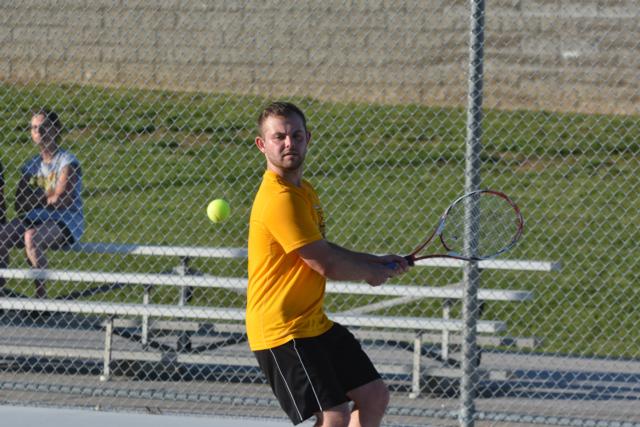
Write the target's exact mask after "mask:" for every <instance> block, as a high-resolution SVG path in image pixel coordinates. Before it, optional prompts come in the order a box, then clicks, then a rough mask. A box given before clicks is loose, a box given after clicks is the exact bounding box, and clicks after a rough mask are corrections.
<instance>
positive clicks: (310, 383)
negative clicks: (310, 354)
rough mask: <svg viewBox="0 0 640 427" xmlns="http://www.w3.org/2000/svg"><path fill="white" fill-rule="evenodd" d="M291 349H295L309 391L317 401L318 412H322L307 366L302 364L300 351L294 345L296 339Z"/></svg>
mask: <svg viewBox="0 0 640 427" xmlns="http://www.w3.org/2000/svg"><path fill="white" fill-rule="evenodd" d="M293 349H294V350H295V351H296V354H297V355H298V360H300V365H302V369H303V370H304V374H305V375H306V376H307V380H308V381H309V385H310V386H311V391H312V392H313V395H314V397H315V398H316V402H318V408H320V412H324V409H322V404H321V403H320V399H318V394H317V393H316V389H315V387H314V386H313V383H312V382H311V378H310V377H309V373H308V372H307V368H306V367H305V366H304V362H303V361H302V356H300V353H299V352H298V347H296V340H295V339H294V340H293Z"/></svg>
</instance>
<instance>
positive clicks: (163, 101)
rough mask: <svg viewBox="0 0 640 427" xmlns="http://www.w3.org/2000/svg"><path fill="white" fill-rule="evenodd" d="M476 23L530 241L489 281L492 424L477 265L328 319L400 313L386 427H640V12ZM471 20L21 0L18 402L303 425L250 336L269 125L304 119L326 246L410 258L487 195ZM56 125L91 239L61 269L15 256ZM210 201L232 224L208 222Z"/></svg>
mask: <svg viewBox="0 0 640 427" xmlns="http://www.w3.org/2000/svg"><path fill="white" fill-rule="evenodd" d="M481 3H482V4H483V6H484V9H485V14H484V15H483V16H482V18H483V19H484V24H485V27H484V44H483V50H484V62H483V67H484V78H483V92H482V93H483V117H482V137H481V141H482V150H481V153H480V170H479V173H480V179H481V186H482V187H485V188H495V189H499V190H501V191H504V192H506V193H507V194H509V195H511V196H512V197H513V198H514V200H515V201H516V202H517V203H518V204H519V206H520V207H521V209H522V211H523V214H524V217H525V221H526V225H525V234H524V237H523V239H522V241H521V242H520V243H519V245H518V246H516V248H514V249H513V250H512V251H511V252H509V253H508V254H507V255H505V256H503V257H502V258H501V259H500V260H498V261H499V262H498V263H496V264H489V265H483V266H481V267H482V271H481V275H480V290H479V292H478V298H479V307H480V309H479V310H478V311H479V314H480V317H479V320H478V322H479V323H478V334H477V348H478V354H479V357H478V358H479V364H478V366H477V367H476V369H475V370H474V378H475V381H474V382H473V383H472V387H473V388H472V389H471V390H470V392H471V396H472V400H471V402H472V407H466V408H461V405H463V404H464V402H465V400H464V399H461V398H460V394H461V393H460V391H461V378H464V377H463V376H462V370H461V366H462V362H463V358H462V355H463V353H464V352H462V351H461V343H462V341H463V339H462V338H463V331H462V329H461V328H460V323H459V321H460V319H462V312H463V304H462V301H463V296H464V295H463V291H462V289H463V288H462V284H461V283H462V281H463V268H462V267H461V265H449V264H446V265H423V266H418V267H416V268H414V269H412V271H411V272H410V273H408V274H406V275H404V276H402V277H400V278H397V279H394V281H393V282H392V283H390V284H389V286H383V287H382V288H379V289H380V290H381V291H380V292H377V291H376V292H373V291H371V290H370V288H368V287H367V286H366V285H363V284H343V283H330V284H329V287H328V294H327V305H326V309H327V310H328V311H329V312H330V313H333V315H334V316H336V317H339V316H343V317H344V316H345V315H347V314H348V315H351V316H355V317H356V318H357V317H358V316H360V317H361V318H369V317H371V316H373V317H375V318H377V319H385V318H388V319H389V320H388V322H386V323H385V322H382V323H379V324H376V325H374V326H357V325H352V326H350V329H351V330H353V331H354V332H355V333H356V335H357V336H358V337H359V339H360V340H361V342H362V344H363V346H364V347H365V349H366V351H367V353H368V354H369V355H370V356H371V358H372V360H373V361H374V363H375V364H376V365H377V366H378V368H379V370H380V371H381V372H382V373H383V375H384V377H385V379H386V380H387V382H388V384H389V387H390V388H391V390H392V401H391V405H390V408H389V410H388V415H387V417H386V418H385V423H386V424H387V425H434V426H450V425H458V424H459V423H460V424H463V423H464V425H472V424H473V423H474V420H475V424H476V425H483V426H484V425H487V426H488V425H491V426H507V425H538V424H558V425H576V426H577V425H584V426H587V425H589V426H590V425H599V426H600V425H601V426H621V425H628V426H632V425H640V410H639V408H640V404H639V403H640V376H639V374H638V373H639V372H640V346H639V345H640V336H639V334H638V324H639V322H640V317H639V315H638V310H637V307H638V305H639V304H640V296H639V294H638V287H637V283H638V280H639V275H640V266H639V264H638V261H637V258H638V257H637V253H638V250H637V242H638V241H639V240H640V232H639V231H638V230H639V227H638V215H637V212H638V211H639V210H640V199H639V197H638V193H639V190H640V186H639V181H640V178H639V176H640V168H639V166H640V165H639V157H638V154H639V153H640V146H639V142H638V141H639V140H640V120H639V117H640V110H639V107H638V106H639V105H640V90H639V89H640V60H639V56H638V50H639V48H640V42H639V41H638V40H640V37H639V36H640V25H639V24H638V23H639V22H640V5H638V3H637V2H634V1H630V0H629V1H613V0H611V1H609V0H597V1H596V0H585V1H564V2H550V1H543V0H535V1H522V0H490V1H487V2H486V5H485V4H484V3H483V2H481ZM470 10H471V8H470V3H469V2H463V1H436V0H429V1H423V2H413V1H397V2H384V1H374V0H365V1H338V0H335V1H323V2H313V1H304V2H282V1H237V2H236V1H231V2H230V1H216V2H191V1H189V2H181V1H175V0H164V1H159V2H149V1H144V0H136V1H126V2H125V1H117V0H110V1H107V0H100V1H98V0H96V1H93V0H86V1H82V0H40V1H38V2H35V1H22V2H9V1H0V22H1V23H2V25H1V26H0V40H2V45H1V46H0V109H1V110H0V114H1V117H2V120H0V138H1V139H0V144H1V147H2V149H1V151H0V156H1V157H0V160H1V163H2V166H3V177H4V179H3V181H4V189H3V190H4V199H5V204H6V217H7V218H6V222H5V225H4V226H3V241H2V242H1V243H2V248H3V249H2V250H3V252H2V254H3V257H4V263H5V264H6V265H5V267H6V268H5V269H3V270H0V271H2V275H3V277H4V278H5V280H4V285H3V287H2V297H1V298H0V322H1V324H2V326H1V328H2V329H1V330H2V333H1V335H0V401H1V402H3V403H21V404H23V403H25V402H27V403H29V404H55V405H64V406H70V405H71V406H90V407H96V408H102V409H118V410H120V409H132V410H147V411H150V412H153V413H199V414H218V415H239V416H254V417H263V418H268V417H278V418H281V417H282V416H283V414H282V413H281V411H280V409H279V407H278V406H277V403H276V402H275V400H274V399H273V398H272V394H271V391H270V390H269V388H268V386H266V385H265V383H264V378H263V376H262V375H261V374H260V373H259V372H258V370H257V364H256V362H255V361H254V359H253V356H252V355H251V353H250V352H249V349H248V346H247V344H246V342H245V339H244V334H243V332H244V326H243V314H242V313H243V307H244V304H245V293H244V289H245V287H246V274H247V272H246V252H245V250H244V248H245V246H246V240H247V231H248V218H249V211H250V208H251V203H252V200H253V195H254V193H255V191H256V190H257V187H258V185H259V182H260V179H261V176H262V172H263V169H264V161H263V158H262V156H261V153H259V151H258V150H257V149H256V148H255V147H254V145H253V144H254V142H253V141H254V137H255V134H256V125H255V120H256V118H257V114H258V112H259V111H260V109H261V107H262V106H264V105H265V104H266V103H267V102H268V101H269V100H272V99H286V100H291V101H293V102H295V103H297V104H298V105H299V106H300V107H301V108H302V109H303V110H304V111H305V112H306V113H307V116H308V121H309V128H310V131H311V133H312V135H313V143H312V145H311V147H310V153H309V156H308V162H307V168H306V170H305V174H306V178H307V179H308V180H310V181H311V182H313V183H314V185H315V186H316V188H317V189H318V191H319V193H320V197H321V200H322V203H323V210H324V212H325V215H326V226H327V237H328V239H329V240H331V241H335V242H336V243H338V244H341V245H344V246H346V247H349V248H353V249H356V250H363V251H370V252H375V253H388V252H394V253H408V252H409V251H411V250H412V249H413V248H414V246H415V245H416V244H417V243H418V242H419V241H420V240H421V239H422V238H423V237H424V236H425V235H426V234H427V233H428V232H429V231H430V229H431V227H433V226H434V225H435V221H436V220H437V218H438V215H440V213H441V212H442V211H443V210H444V208H445V207H446V206H447V205H448V204H449V203H450V202H451V201H452V200H453V199H454V198H455V197H456V196H458V195H460V194H461V193H462V192H463V191H464V189H465V152H466V151H465V150H466V146H465V145H466V140H467V111H466V108H467V92H468V87H469V40H470V28H471V26H472V25H471V24H473V19H474V18H472V17H471V15H470ZM476 19H477V18H476ZM44 107H46V108H48V109H51V110H54V111H55V112H57V113H58V115H59V117H60V119H61V122H62V124H63V132H62V135H61V140H60V147H61V148H63V149H64V150H67V151H68V152H69V153H72V154H73V155H74V156H75V157H76V159H77V164H78V165H79V166H78V170H79V171H81V184H82V189H81V196H82V203H83V213H84V221H85V230H84V233H83V235H82V237H81V239H80V244H76V245H75V246H73V247H72V248H68V247H67V248H65V249H64V250H57V249H51V250H47V251H46V263H44V261H43V258H41V257H40V258H37V263H40V264H39V267H43V266H46V269H44V270H42V269H32V266H33V262H32V261H30V260H29V258H28V257H27V256H26V255H25V254H26V252H25V249H24V248H23V247H20V244H21V242H22V246H24V242H25V240H24V239H25V237H24V235H23V234H21V235H20V239H17V240H16V242H13V243H16V245H17V247H13V246H14V245H13V244H12V242H11V241H10V239H9V237H7V236H8V233H9V231H8V230H9V229H10V227H11V225H12V224H14V225H15V224H16V222H15V219H16V218H17V217H18V216H19V212H17V211H16V209H15V207H14V205H15V201H16V193H15V191H16V188H17V187H18V182H19V181H20V178H21V175H22V171H23V165H24V164H25V162H27V160H29V159H30V158H32V157H33V156H35V155H37V154H38V153H39V149H38V145H37V144H35V143H34V140H33V139H32V132H31V126H33V122H32V115H33V112H34V111H37V110H38V109H40V108H44ZM74 164H75V163H74ZM79 181H80V180H79ZM215 198H224V199H226V200H227V201H228V202H229V203H230V205H231V211H232V214H231V216H230V218H229V219H228V220H226V221H225V222H222V223H216V224H213V223H211V222H209V220H208V219H207V217H206V214H205V208H206V206H207V203H208V202H209V201H210V200H212V199H215ZM26 243H27V245H29V242H28V241H27V242H26ZM34 282H35V285H34ZM38 286H40V287H38ZM38 289H40V291H38ZM42 289H44V291H42ZM368 289H369V290H368ZM385 289H386V290H385ZM45 292H46V295H45ZM398 318H400V320H398ZM402 319H406V321H403V320H402ZM410 319H413V320H415V319H418V320H422V322H423V323H421V324H420V325H421V326H412V324H410ZM427 319H432V321H431V322H430V323H429V322H428V321H427ZM413 320H411V321H413ZM456 322H458V323H456ZM427 323H428V325H426V324H427ZM425 325H426V326H425ZM463 413H467V414H469V413H470V417H471V419H467V420H462V419H459V418H461V415H460V414H463Z"/></svg>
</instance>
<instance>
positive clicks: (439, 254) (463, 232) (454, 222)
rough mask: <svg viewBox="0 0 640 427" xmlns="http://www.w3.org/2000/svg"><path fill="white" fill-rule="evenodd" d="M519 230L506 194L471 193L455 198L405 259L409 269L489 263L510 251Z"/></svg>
mask: <svg viewBox="0 0 640 427" xmlns="http://www.w3.org/2000/svg"><path fill="white" fill-rule="evenodd" d="M523 230H524V219H523V217H522V214H521V213H520V208H518V206H517V205H516V204H515V203H514V202H513V201H512V200H511V199H510V198H509V197H507V195H506V194H504V193H501V192H499V191H494V190H478V191H473V192H471V193H467V194H465V195H463V196H461V197H458V198H457V199H456V200H455V201H454V202H453V203H452V204H451V205H450V206H449V207H448V208H447V209H446V210H445V211H444V213H443V214H442V216H441V217H440V220H439V221H438V225H437V226H436V228H435V229H434V230H433V232H432V233H431V235H430V236H429V237H428V238H427V239H426V240H425V241H424V242H423V243H421V244H420V246H418V247H417V248H416V249H415V250H414V251H413V252H411V254H409V255H407V256H405V259H406V260H407V261H408V262H409V265H415V262H416V261H418V260H421V259H427V258H455V259H461V260H465V261H480V260H485V259H490V258H494V257H496V256H498V255H500V254H502V253H504V252H506V251H508V250H509V249H511V248H512V247H514V246H515V244H516V243H517V242H518V240H519V239H520V237H521V236H522V232H523ZM436 242H439V243H440V245H439V247H438V248H437V249H434V250H433V251H432V252H430V253H429V252H427V253H425V252H426V251H425V248H426V247H427V246H428V245H429V244H430V243H433V244H436ZM393 266H394V264H390V267H393Z"/></svg>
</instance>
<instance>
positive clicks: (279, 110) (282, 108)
mask: <svg viewBox="0 0 640 427" xmlns="http://www.w3.org/2000/svg"><path fill="white" fill-rule="evenodd" d="M272 116H275V117H287V118H289V117H293V116H298V117H300V119H302V125H303V126H304V129H305V130H307V118H306V117H305V116H304V113H303V112H302V110H301V109H300V108H298V107H297V106H296V105H294V104H292V103H291V102H285V101H275V102H272V103H271V104H269V105H267V106H266V107H264V109H263V110H262V112H261V113H260V115H259V116H258V131H260V132H261V133H262V124H263V123H264V121H265V120H267V118H269V117H272Z"/></svg>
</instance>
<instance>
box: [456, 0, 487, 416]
mask: <svg viewBox="0 0 640 427" xmlns="http://www.w3.org/2000/svg"><path fill="white" fill-rule="evenodd" d="M484 10H485V4H484V1H483V0H471V34H470V40H469V41H470V43H469V92H468V106H467V108H468V109H467V141H466V156H465V158H466V166H465V191H466V192H470V191H473V190H477V189H478V188H479V186H480V150H481V146H480V140H481V135H482V77H483V76H482V75H483V45H484ZM465 209H466V216H467V219H468V221H467V226H466V229H465V242H466V243H465V245H466V248H465V249H467V250H471V251H473V248H474V246H475V245H474V242H475V236H474V233H473V230H476V229H477V227H474V226H473V224H472V221H476V220H477V215H474V212H473V211H474V209H475V207H474V206H473V202H471V203H469V204H467V206H465ZM463 280H464V288H465V297H464V300H463V307H462V309H463V314H462V316H463V321H464V332H463V341H462V379H461V382H460V405H461V407H460V417H459V420H460V426H463V427H472V426H473V425H474V418H475V403H474V398H475V388H476V368H477V364H476V363H475V361H476V360H477V349H476V323H477V316H478V287H479V282H480V270H479V269H478V264H477V263H475V262H471V263H467V264H466V266H465V268H464V278H463Z"/></svg>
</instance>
